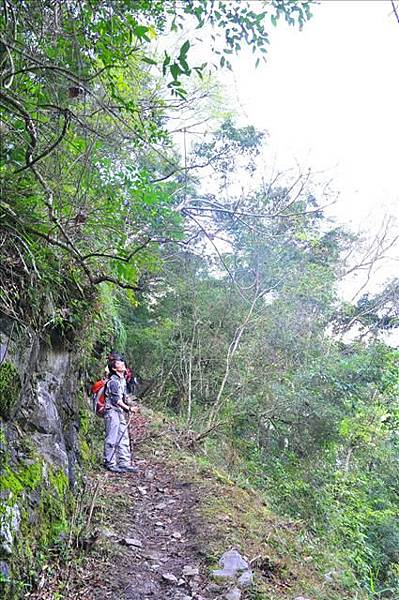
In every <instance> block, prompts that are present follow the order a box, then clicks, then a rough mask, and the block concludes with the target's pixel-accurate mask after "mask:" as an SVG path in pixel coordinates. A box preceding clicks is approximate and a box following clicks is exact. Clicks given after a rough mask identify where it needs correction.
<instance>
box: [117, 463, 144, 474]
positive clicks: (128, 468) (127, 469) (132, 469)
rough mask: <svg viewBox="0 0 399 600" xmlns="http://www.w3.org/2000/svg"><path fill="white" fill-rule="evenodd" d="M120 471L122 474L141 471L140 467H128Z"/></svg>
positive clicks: (121, 468)
mask: <svg viewBox="0 0 399 600" xmlns="http://www.w3.org/2000/svg"><path fill="white" fill-rule="evenodd" d="M120 470H121V472H122V473H138V472H139V469H138V467H131V466H129V465H128V466H126V467H120Z"/></svg>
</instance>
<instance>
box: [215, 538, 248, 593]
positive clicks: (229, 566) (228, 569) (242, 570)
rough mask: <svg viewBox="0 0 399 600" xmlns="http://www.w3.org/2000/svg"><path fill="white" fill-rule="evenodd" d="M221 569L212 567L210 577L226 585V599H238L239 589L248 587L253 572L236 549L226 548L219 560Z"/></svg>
mask: <svg viewBox="0 0 399 600" xmlns="http://www.w3.org/2000/svg"><path fill="white" fill-rule="evenodd" d="M219 565H220V566H221V567H222V568H221V569H214V570H213V571H212V577H213V578H214V579H215V580H216V581H217V582H219V583H223V584H225V585H227V586H228V588H229V589H228V591H227V592H226V593H225V595H224V598H226V600H240V598H241V590H244V589H247V588H250V587H251V585H252V584H253V579H254V577H253V573H252V571H251V569H250V567H249V564H248V563H247V561H246V560H245V559H244V558H243V557H242V556H241V554H240V553H239V552H238V551H237V550H228V551H227V552H225V553H224V554H223V555H222V556H221V558H220V560H219Z"/></svg>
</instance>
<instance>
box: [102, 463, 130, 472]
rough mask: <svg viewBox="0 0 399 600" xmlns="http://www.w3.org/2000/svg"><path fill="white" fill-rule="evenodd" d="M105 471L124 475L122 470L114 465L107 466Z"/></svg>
mask: <svg viewBox="0 0 399 600" xmlns="http://www.w3.org/2000/svg"><path fill="white" fill-rule="evenodd" d="M105 468H106V469H107V471H111V473H124V472H125V471H124V469H123V468H122V467H117V466H116V465H107V466H106V467H105Z"/></svg>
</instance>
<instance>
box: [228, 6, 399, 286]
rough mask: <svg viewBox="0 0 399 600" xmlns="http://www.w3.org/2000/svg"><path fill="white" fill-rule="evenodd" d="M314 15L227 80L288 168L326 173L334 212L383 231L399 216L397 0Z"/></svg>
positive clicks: (278, 33)
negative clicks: (385, 222) (387, 218)
mask: <svg viewBox="0 0 399 600" xmlns="http://www.w3.org/2000/svg"><path fill="white" fill-rule="evenodd" d="M253 1H254V2H256V1H257V0H253ZM312 12H313V18H312V19H311V20H310V21H309V22H308V23H306V25H305V26H304V28H303V30H302V31H299V30H297V29H296V28H293V27H288V26H285V25H283V24H282V23H279V24H278V26H277V27H276V28H275V29H274V28H271V30H272V31H271V37H270V42H271V43H270V47H269V54H268V57H267V62H266V64H262V65H260V66H259V67H258V68H257V69H255V67H254V61H253V58H251V56H250V54H249V53H248V54H247V55H245V54H241V55H240V56H239V57H237V58H236V59H235V60H234V62H233V68H234V71H233V74H223V75H221V79H222V81H223V82H224V85H225V86H226V88H227V90H228V95H229V98H230V102H231V104H232V106H234V107H235V108H236V110H237V113H238V114H239V115H241V118H240V121H243V122H247V123H252V124H254V125H256V126H257V127H258V128H260V129H266V130H267V131H268V133H269V140H268V145H269V148H270V158H271V157H273V160H274V161H275V162H276V165H277V167H278V169H279V170H281V169H284V168H286V167H292V166H294V165H295V164H296V163H299V164H300V165H301V167H302V169H303V170H304V171H305V170H307V169H308V168H311V169H312V170H313V171H324V172H325V179H326V180H327V179H332V187H333V188H334V190H336V191H337V192H338V193H339V200H338V201H337V203H336V205H335V206H334V207H333V208H331V209H330V214H332V215H333V216H334V217H335V218H336V219H337V220H338V221H339V222H341V223H346V224H349V225H350V226H351V227H352V228H353V229H354V230H355V231H357V230H359V229H364V230H370V231H373V230H374V231H375V229H376V227H377V226H378V225H377V223H378V222H381V220H382V218H383V216H384V214H391V215H394V216H396V217H399V23H398V22H397V21H396V20H395V18H394V16H393V14H392V5H391V2H390V1H389V0H353V1H352V0H322V1H321V2H320V3H319V5H316V6H314V7H313V9H312ZM392 227H394V225H393V226H392ZM391 255H392V256H393V257H394V258H396V259H398V258H399V251H398V247H397V248H396V250H395V251H392V252H391ZM398 264H399V263H398V262H397V260H392V261H390V263H389V264H386V265H385V267H384V269H383V272H382V274H381V275H382V276H383V277H384V278H385V277H394V276H396V271H397V266H398ZM379 279H381V277H380V278H379Z"/></svg>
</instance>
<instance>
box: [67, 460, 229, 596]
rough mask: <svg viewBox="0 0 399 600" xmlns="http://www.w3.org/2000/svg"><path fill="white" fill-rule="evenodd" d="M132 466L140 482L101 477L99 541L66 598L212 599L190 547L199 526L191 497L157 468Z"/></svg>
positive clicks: (186, 485) (213, 590)
mask: <svg viewBox="0 0 399 600" xmlns="http://www.w3.org/2000/svg"><path fill="white" fill-rule="evenodd" d="M137 464H138V466H139V467H140V473H139V474H138V475H115V474H107V476H106V477H105V478H104V480H103V481H100V488H101V489H100V492H99V496H98V503H99V505H98V506H99V508H98V509H97V511H96V513H97V514H96V515H95V524H97V525H99V526H100V527H99V529H98V532H97V536H98V538H97V540H96V542H95V544H94V549H93V552H92V554H93V556H92V557H91V558H89V560H88V565H86V569H85V570H84V571H83V572H82V573H81V576H82V580H81V581H80V582H79V580H76V581H75V582H74V585H73V587H74V588H75V589H74V590H71V596H70V597H71V598H84V599H85V600H91V599H96V600H97V599H98V600H103V599H105V598H113V599H114V600H146V599H147V598H148V599H149V600H150V599H155V598H156V599H159V600H161V599H168V598H170V599H173V600H191V599H192V598H193V599H197V600H201V599H205V598H214V597H215V596H216V595H217V591H218V589H217V586H215V585H214V584H212V583H211V584H209V582H208V581H207V578H206V577H205V575H204V574H203V568H202V567H201V561H202V557H201V553H200V551H199V548H198V547H197V546H196V541H195V540H196V538H197V533H198V527H199V526H200V524H199V521H198V518H197V517H196V514H195V513H196V505H197V502H198V497H197V492H196V490H195V489H193V486H192V484H191V483H190V482H189V481H184V480H180V479H179V477H178V474H176V473H171V472H170V471H168V469H167V468H166V467H165V466H163V465H162V464H159V463H153V462H151V463H149V462H148V461H146V460H141V461H138V462H137ZM96 477H98V478H101V477H104V475H103V474H98V475H97V476H96ZM96 521H97V523H96ZM79 587H80V588H81V589H80V590H79V589H78V588H79Z"/></svg>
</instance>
